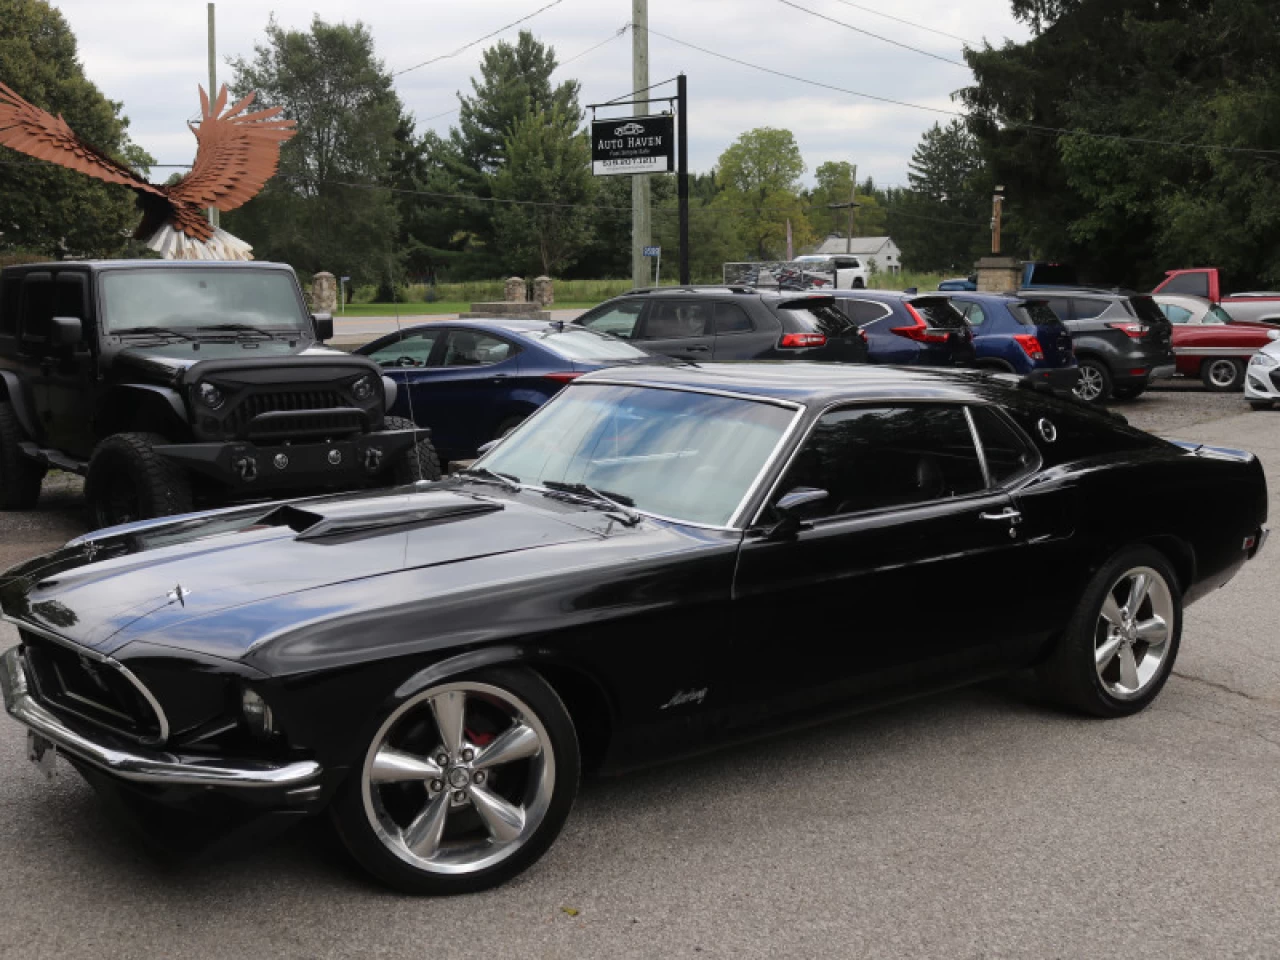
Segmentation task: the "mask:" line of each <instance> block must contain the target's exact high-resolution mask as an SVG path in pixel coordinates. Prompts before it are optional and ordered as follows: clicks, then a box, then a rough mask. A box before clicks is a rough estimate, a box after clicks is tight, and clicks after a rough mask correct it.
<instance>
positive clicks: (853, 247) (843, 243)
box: [813, 236, 902, 273]
mask: <svg viewBox="0 0 1280 960" xmlns="http://www.w3.org/2000/svg"><path fill="white" fill-rule="evenodd" d="M846 251H848V252H849V253H852V254H853V255H854V256H855V257H858V258H860V259H861V260H862V261H863V262H864V263H865V264H866V266H867V267H868V268H870V267H871V266H872V265H873V264H874V266H875V270H876V272H877V273H898V272H899V271H901V270H902V251H901V250H899V249H898V245H897V244H896V243H894V242H893V238H892V237H854V238H853V239H852V240H849V239H846V238H845V237H838V236H830V237H827V239H825V240H823V241H822V243H820V244H819V245H818V249H816V250H814V251H813V252H814V253H821V254H824V255H833V254H837V253H845V252H846Z"/></svg>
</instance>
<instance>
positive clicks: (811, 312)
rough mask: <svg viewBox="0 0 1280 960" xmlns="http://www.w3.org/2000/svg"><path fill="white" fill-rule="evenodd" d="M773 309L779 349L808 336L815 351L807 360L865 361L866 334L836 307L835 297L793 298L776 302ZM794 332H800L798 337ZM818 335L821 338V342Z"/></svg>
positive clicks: (834, 361) (797, 333)
mask: <svg viewBox="0 0 1280 960" xmlns="http://www.w3.org/2000/svg"><path fill="white" fill-rule="evenodd" d="M773 309H774V312H775V313H776V314H777V315H778V319H780V320H781V321H782V336H781V338H779V341H778V347H779V348H780V349H787V348H789V347H790V346H791V345H792V343H799V342H800V341H801V340H803V338H804V337H805V336H806V335H809V336H811V337H812V338H813V345H814V346H815V347H817V348H818V352H817V353H816V354H815V355H812V356H811V357H806V359H810V358H811V359H815V360H823V361H829V362H833V363H865V362H866V360H867V341H866V336H865V335H864V334H863V333H862V331H860V330H859V329H858V325H857V324H856V323H854V322H853V321H852V320H850V319H849V318H848V317H847V316H845V314H844V312H843V311H842V310H840V308H839V307H837V306H836V302H835V298H834V297H824V296H807V297H796V298H794V299H787V300H781V301H779V302H778V303H776V304H774V308H773ZM796 335H799V338H800V339H799V340H797V339H796ZM818 337H821V338H822V340H821V342H819V340H818ZM789 338H790V340H789Z"/></svg>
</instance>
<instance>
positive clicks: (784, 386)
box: [572, 361, 990, 405]
mask: <svg viewBox="0 0 1280 960" xmlns="http://www.w3.org/2000/svg"><path fill="white" fill-rule="evenodd" d="M601 381H605V382H611V383H627V384H634V385H636V386H644V387H659V388H670V389H679V390H691V391H700V392H713V393H732V394H738V395H745V396H751V397H760V398H762V399H768V400H784V401H791V402H793V403H801V404H805V405H811V404H826V403H830V402H834V401H838V400H844V399H849V400H857V399H877V398H886V397H892V398H895V399H917V400H940V399H942V400H955V401H966V400H968V401H974V400H979V399H981V398H980V397H979V396H978V394H977V392H976V388H977V387H979V386H983V385H986V384H989V383H990V374H989V373H986V372H984V371H978V370H960V371H957V370H947V369H944V368H919V369H910V368H906V367H892V366H875V365H871V364H843V363H805V362H796V361H754V362H748V363H712V364H706V365H698V364H688V365H683V366H679V367H658V366H635V367H625V368H613V369H606V370H601V371H597V372H595V373H589V374H587V375H585V376H583V377H579V378H578V379H577V380H575V381H574V383H573V385H572V386H573V387H574V388H576V387H577V386H578V385H579V384H591V383H598V382H601Z"/></svg>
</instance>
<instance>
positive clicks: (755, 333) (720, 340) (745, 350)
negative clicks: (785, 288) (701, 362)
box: [712, 300, 778, 360]
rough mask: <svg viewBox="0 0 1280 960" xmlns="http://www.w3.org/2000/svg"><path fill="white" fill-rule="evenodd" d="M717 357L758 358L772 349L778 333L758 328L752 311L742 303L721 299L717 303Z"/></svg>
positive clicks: (715, 355) (715, 353) (725, 358)
mask: <svg viewBox="0 0 1280 960" xmlns="http://www.w3.org/2000/svg"><path fill="white" fill-rule="evenodd" d="M715 331H716V335H715V349H714V350H713V352H712V359H715V360H754V359H756V358H757V357H759V356H761V355H762V354H764V353H766V352H768V351H769V350H771V349H772V348H773V346H774V344H775V343H776V342H777V339H778V338H777V335H776V334H775V333H773V332H771V331H761V330H757V329H756V325H755V323H754V322H753V321H752V319H751V315H750V314H749V313H747V311H746V310H744V309H743V308H742V307H741V306H740V305H739V304H736V303H729V302H728V301H725V300H721V301H719V302H717V303H716V305H715Z"/></svg>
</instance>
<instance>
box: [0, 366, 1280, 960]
mask: <svg viewBox="0 0 1280 960" xmlns="http://www.w3.org/2000/svg"><path fill="white" fill-rule="evenodd" d="M1117 408H1118V409H1120V410H1121V411H1122V412H1123V413H1124V414H1125V415H1126V416H1128V417H1129V419H1130V422H1131V423H1133V424H1134V425H1136V426H1139V427H1142V428H1144V429H1149V430H1153V431H1155V432H1159V433H1162V434H1164V435H1167V436H1172V437H1178V438H1181V439H1191V440H1198V441H1202V442H1208V443H1216V444H1221V445H1227V446H1237V447H1243V448H1245V449H1249V450H1253V451H1255V452H1256V453H1257V454H1258V455H1259V456H1260V457H1261V458H1262V461H1263V463H1264V465H1265V466H1266V468H1267V475H1268V480H1269V483H1270V489H1271V501H1272V508H1271V516H1272V521H1273V525H1274V523H1275V522H1276V520H1277V519H1280V498H1278V497H1277V494H1278V492H1280V412H1275V413H1254V412H1251V411H1249V409H1248V408H1247V406H1246V405H1245V403H1244V401H1243V400H1242V399H1241V397H1240V395H1238V394H1235V395H1211V394H1206V393H1203V392H1201V391H1199V390H1193V389H1181V388H1174V389H1166V390H1159V391H1153V392H1151V393H1148V394H1146V395H1144V396H1143V397H1142V398H1140V399H1138V400H1136V401H1132V402H1129V403H1125V404H1120V405H1118V406H1117ZM1134 495H1135V496H1140V495H1141V491H1134ZM1186 509H1188V510H1194V509H1196V505H1195V504H1194V503H1189V504H1187V505H1186ZM81 524H82V519H81V508H80V503H79V500H78V485H77V482H76V481H74V480H73V479H71V478H66V477H60V478H56V479H51V480H50V481H48V482H47V487H46V505H45V507H44V508H43V509H42V510H41V511H39V512H37V513H32V514H2V513H0V565H3V566H7V565H9V564H11V563H14V562H16V561H18V560H19V559H21V558H23V557H26V556H29V555H31V554H34V553H37V552H40V551H42V550H45V549H48V548H51V547H54V546H56V545H58V544H60V543H61V542H63V541H64V540H66V539H67V538H68V537H70V536H73V535H75V534H77V533H79V532H81V530H82V526H81ZM1278 575H1280V543H1276V542H1273V543H1271V544H1270V545H1269V546H1268V548H1267V549H1266V550H1264V551H1263V553H1262V554H1261V555H1260V556H1259V558H1258V559H1257V560H1256V561H1254V562H1253V563H1252V564H1250V565H1248V566H1247V567H1246V569H1245V570H1244V571H1243V572H1242V573H1241V574H1240V575H1239V576H1238V577H1237V578H1236V580H1235V581H1234V582H1233V583H1231V584H1230V585H1229V586H1228V587H1227V588H1226V589H1225V590H1223V591H1221V592H1219V593H1217V594H1215V595H1213V596H1211V597H1209V598H1207V599H1205V600H1204V601H1202V602H1201V603H1199V604H1197V605H1196V606H1194V607H1192V608H1190V609H1189V610H1188V612H1187V615H1186V622H1185V628H1184V634H1183V646H1182V651H1181V655H1180V658H1179V660H1178V663H1177V665H1176V667H1175V675H1174V676H1173V677H1172V679H1171V681H1170V683H1169V684H1168V686H1167V687H1166V689H1165V691H1164V693H1163V694H1162V696H1161V697H1160V698H1159V699H1158V700H1157V701H1156V703H1155V705H1154V706H1153V707H1152V708H1151V709H1149V710H1147V711H1146V712H1144V713H1143V714H1140V715H1138V716H1137V717H1133V718H1130V719H1127V720H1120V721H1109V722H1104V721H1098V720H1092V719H1084V718H1081V717H1077V716H1073V715H1070V714H1065V713H1062V712H1059V711H1057V710H1055V709H1052V708H1050V707H1047V706H1044V705H1042V704H1040V703H1037V702H1036V701H1034V700H1033V699H1030V698H1028V697H1027V696H1025V695H1024V694H1023V693H1022V692H1021V691H1020V690H1019V689H1018V688H1017V686H1016V685H1012V684H993V685H988V686H984V687H980V688H974V689H970V690H964V691H959V692H955V693H951V694H947V695H943V696H938V697H934V698H931V699H928V700H923V701H917V702H914V703H911V704H906V705H902V706H899V707H896V708H894V709H891V710H888V711H882V712H879V713H876V714H870V715H864V716H861V717H856V718H853V719H849V720H846V721H843V722H840V723H836V724H834V725H828V726H825V727H820V728H817V729H813V730H810V731H807V732H804V733H802V734H798V735H792V736H789V737H786V738H779V739H774V740H770V741H766V742H762V743H756V744H752V745H749V746H744V747H739V748H735V749H732V750H728V751H724V752H721V753H718V754H715V755H712V756H710V757H706V758H703V759H699V760H696V761H689V762H684V763H680V764H675V765H671V766H667V767H663V768H660V769H656V770H651V771H648V772H645V773H641V774H638V775H633V776H630V777H626V778H622V779H618V780H608V781H597V782H591V783H588V784H586V785H585V787H584V789H583V791H582V794H581V796H580V798H579V802H578V805H577V807H576V809H575V812H574V813H573V815H572V817H571V818H570V820H569V823H568V825H567V827H566V829H565V832H564V834H563V835H562V837H561V839H560V840H559V842H558V843H557V844H556V845H555V846H554V847H553V848H552V850H551V852H550V853H549V854H548V855H547V856H546V857H545V858H544V859H543V860H542V861H541V863H540V864H538V865H537V866H535V867H534V868H533V869H532V870H530V871H529V872H528V873H526V874H524V875H523V876H522V877H520V878H518V879H517V880H516V881H515V882H513V883H512V884H510V885H508V886H506V887H504V888H501V889H499V890H496V891H491V892H489V893H485V894H480V895H474V896H471V897H465V898H457V899H451V900H427V899H421V900H415V899H411V898H405V897H402V896H398V895H395V894H391V893H388V892H386V891H384V890H382V889H380V888H378V887H375V886H373V885H371V884H370V883H369V882H367V881H366V880H365V879H364V878H363V877H362V875H361V874H360V873H359V872H358V871H357V870H355V869H354V868H352V867H350V866H349V865H348V864H347V862H346V860H345V858H344V856H343V854H342V852H341V851H340V850H339V849H338V848H337V846H336V844H335V842H334V841H332V840H331V839H330V837H329V835H328V833H327V831H326V830H325V829H323V825H322V824H320V823H316V824H314V825H304V826H302V827H299V828H298V829H295V830H294V831H293V832H292V833H290V834H288V835H286V836H284V837H282V838H281V839H279V840H278V841H276V842H275V843H273V844H271V845H268V846H265V847H261V848H257V849H250V850H239V851H236V852H234V853H227V854H224V855H221V856H218V857H213V858H206V859H202V860H200V861H197V862H194V863H188V864H185V865H181V866H173V865H163V864H161V863H159V862H157V861H156V860H154V859H152V858H151V857H150V856H149V855H148V854H146V853H145V852H144V851H143V849H142V847H141V846H140V845H139V844H137V843H136V842H135V841H134V840H133V839H132V838H131V837H129V836H128V835H127V834H124V833H122V832H121V831H120V829H119V828H118V827H117V825H116V824H115V822H114V821H113V820H112V819H110V818H109V817H108V815H107V814H106V812H105V811H104V810H103V808H102V807H101V806H100V804H98V803H97V802H96V800H95V797H94V795H93V793H92V791H91V790H90V789H89V788H88V787H87V786H86V785H85V784H84V783H83V782H81V781H80V779H79V778H78V777H77V776H76V775H75V774H74V773H73V772H72V771H71V769H70V768H69V767H67V766H66V765H61V766H60V767H59V769H58V771H57V774H56V777H55V779H54V780H53V782H52V783H49V782H46V781H45V780H44V778H43V776H42V775H41V774H40V773H39V772H38V771H37V770H36V769H35V768H34V767H33V766H31V765H30V764H28V763H27V762H26V760H25V742H24V738H23V736H22V732H21V728H20V727H19V726H18V725H17V724H15V723H13V722H12V721H9V720H8V719H7V718H0V770H2V771H3V773H2V774H0V809H3V817H2V818H0V864H2V866H0V925H2V926H3V930H4V933H3V935H0V956H5V957H10V956H12V957H27V956H30V957H44V956H58V957H89V956H92V957H140V956H163V957H174V958H176V957H224V956H225V957H236V958H244V957H320V956H352V955H357V956H361V957H379V956H395V957H400V956H424V957H425V956H433V957H434V956H439V957H454V956H457V957H462V956H473V955H474V956H486V957H521V958H530V957H554V958H559V957H564V958H585V957H663V958H666V957H733V958H735V960H742V958H747V957H864V956H866V957H891V956H893V957H897V956H902V957H945V958H968V957H973V958H977V957H984V958H989V957H1036V958H1044V957H1063V958H1071V957H1085V956H1088V957H1095V958H1097V957H1134V956H1151V957H1167V958H1174V957H1197V958H1199V957H1215V958H1219V957H1275V956H1280V908H1278V906H1277V905H1278V904H1280V644H1278V643H1277V640H1276V635H1277V629H1276V624H1277V623H1280V590H1277V589H1276V586H1277V584H1278V583H1280V579H1278ZM14 639H15V638H14V634H13V632H12V631H11V630H10V629H9V628H8V627H7V626H0V645H3V646H8V645H9V644H10V643H12V642H14ZM798 642H803V641H802V639H800V640H798Z"/></svg>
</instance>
